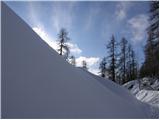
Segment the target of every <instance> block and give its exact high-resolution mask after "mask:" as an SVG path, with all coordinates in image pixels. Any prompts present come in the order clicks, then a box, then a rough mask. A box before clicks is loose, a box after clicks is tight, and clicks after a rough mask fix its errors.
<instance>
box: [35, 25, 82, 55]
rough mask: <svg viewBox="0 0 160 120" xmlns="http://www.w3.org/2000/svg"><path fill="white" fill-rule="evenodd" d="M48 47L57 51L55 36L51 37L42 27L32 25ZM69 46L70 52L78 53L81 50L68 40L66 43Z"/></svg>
mask: <svg viewBox="0 0 160 120" xmlns="http://www.w3.org/2000/svg"><path fill="white" fill-rule="evenodd" d="M32 29H33V30H34V31H35V32H36V33H37V34H38V35H39V36H40V37H41V38H42V39H43V40H44V41H45V42H46V43H47V44H48V45H49V46H50V47H52V48H53V49H55V50H56V51H57V49H58V44H57V41H56V37H51V36H49V35H48V34H47V32H45V30H44V29H42V28H40V27H33V28H32ZM67 44H68V46H69V48H70V52H71V53H72V54H74V55H75V54H80V53H81V52H82V50H81V49H80V48H79V47H78V45H77V44H74V43H71V42H68V43H67Z"/></svg>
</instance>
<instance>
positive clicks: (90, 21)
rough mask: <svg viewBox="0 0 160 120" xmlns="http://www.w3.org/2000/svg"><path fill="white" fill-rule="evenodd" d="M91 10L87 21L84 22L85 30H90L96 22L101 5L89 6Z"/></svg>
mask: <svg viewBox="0 0 160 120" xmlns="http://www.w3.org/2000/svg"><path fill="white" fill-rule="evenodd" d="M88 9H89V11H88V14H87V17H86V18H85V19H86V23H85V24H84V29H85V30H90V29H91V28H92V26H93V24H94V21H95V19H96V18H97V15H98V14H99V12H100V9H101V7H100V6H99V5H96V7H93V6H89V8H88Z"/></svg>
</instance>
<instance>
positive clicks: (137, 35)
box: [128, 14, 148, 42]
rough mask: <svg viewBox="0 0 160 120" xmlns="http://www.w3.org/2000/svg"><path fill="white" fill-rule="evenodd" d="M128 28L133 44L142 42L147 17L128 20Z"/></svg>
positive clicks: (140, 16) (146, 25) (138, 16)
mask: <svg viewBox="0 0 160 120" xmlns="http://www.w3.org/2000/svg"><path fill="white" fill-rule="evenodd" d="M128 24H129V27H130V29H131V33H132V36H133V39H132V40H134V42H138V41H142V40H143V39H144V38H145V34H146V28H147V27H148V16H147V15H144V14H140V15H137V16H135V17H133V18H131V19H130V20H128Z"/></svg>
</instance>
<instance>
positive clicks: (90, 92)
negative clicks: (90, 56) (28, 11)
mask: <svg viewBox="0 0 160 120" xmlns="http://www.w3.org/2000/svg"><path fill="white" fill-rule="evenodd" d="M2 71H3V72H2V118H150V116H149V115H148V114H149V112H150V111H149V109H148V106H147V105H146V104H144V103H142V102H140V101H138V100H137V99H136V98H135V97H134V96H133V95H131V94H130V93H129V92H128V91H127V90H126V89H124V88H123V87H121V86H119V85H117V84H115V83H113V82H111V81H109V80H104V79H102V78H100V77H98V76H95V75H93V74H90V73H88V72H87V71H85V70H83V69H80V68H75V67H74V66H72V65H70V64H69V63H67V62H66V61H65V60H64V59H63V58H62V57H61V56H60V55H58V53H57V52H55V51H54V50H53V49H52V48H50V47H49V46H48V45H47V44H46V43H45V42H44V41H43V40H42V39H41V38H40V37H39V36H38V35H37V34H36V33H35V32H34V31H33V30H32V29H31V28H30V27H29V26H28V25H27V24H26V23H25V22H24V21H23V20H22V19H21V18H20V17H18V16H17V15H16V14H15V13H14V12H13V11H12V10H11V9H10V8H9V7H8V6H7V5H6V4H5V3H4V2H2Z"/></svg>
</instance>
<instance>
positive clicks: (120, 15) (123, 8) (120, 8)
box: [115, 1, 131, 20]
mask: <svg viewBox="0 0 160 120" xmlns="http://www.w3.org/2000/svg"><path fill="white" fill-rule="evenodd" d="M130 7H131V4H130V2H129V1H121V2H119V3H118V4H117V5H116V10H115V15H116V18H117V20H123V19H125V18H126V16H127V11H128V9H129V8H130Z"/></svg>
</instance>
